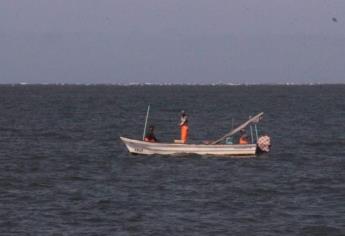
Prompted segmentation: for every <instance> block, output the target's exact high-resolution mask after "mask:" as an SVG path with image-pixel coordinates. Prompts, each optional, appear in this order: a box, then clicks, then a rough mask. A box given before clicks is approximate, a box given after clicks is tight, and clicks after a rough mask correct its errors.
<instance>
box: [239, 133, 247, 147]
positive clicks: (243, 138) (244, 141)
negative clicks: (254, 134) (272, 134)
mask: <svg viewBox="0 0 345 236" xmlns="http://www.w3.org/2000/svg"><path fill="white" fill-rule="evenodd" d="M240 134H241V136H240V140H239V144H249V139H248V135H247V134H246V133H245V131H244V130H241V133H240Z"/></svg>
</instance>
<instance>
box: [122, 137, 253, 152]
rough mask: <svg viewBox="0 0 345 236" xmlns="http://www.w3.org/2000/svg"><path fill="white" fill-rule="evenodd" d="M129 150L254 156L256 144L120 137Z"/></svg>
mask: <svg viewBox="0 0 345 236" xmlns="http://www.w3.org/2000/svg"><path fill="white" fill-rule="evenodd" d="M120 138H121V140H122V141H123V142H124V144H125V145H126V147H127V149H128V151H129V152H130V153H133V154H145V155H152V154H159V155H173V154H175V155H176V154H198V155H221V156H254V155H255V154H256V144H177V143H151V142H145V141H140V140H135V139H129V138H125V137H120Z"/></svg>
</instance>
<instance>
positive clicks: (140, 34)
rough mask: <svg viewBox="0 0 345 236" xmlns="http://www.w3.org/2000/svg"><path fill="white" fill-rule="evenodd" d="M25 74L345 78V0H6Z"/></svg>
mask: <svg viewBox="0 0 345 236" xmlns="http://www.w3.org/2000/svg"><path fill="white" fill-rule="evenodd" d="M18 82H28V83H129V82H153V83H165V82H167V83H213V82H224V83H286V82H291V83H310V82H314V83H318V82H321V83H345V1H344V0H261V1H260V0H236V1H235V0H208V1H206V0H97V1H96V0H51V1H48V0H35V1H33V0H21V1H20V0H16V1H14V0H1V1H0V83H18Z"/></svg>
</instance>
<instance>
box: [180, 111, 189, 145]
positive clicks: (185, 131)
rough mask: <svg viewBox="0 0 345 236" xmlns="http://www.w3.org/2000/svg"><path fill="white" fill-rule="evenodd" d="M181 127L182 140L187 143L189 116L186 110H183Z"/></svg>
mask: <svg viewBox="0 0 345 236" xmlns="http://www.w3.org/2000/svg"><path fill="white" fill-rule="evenodd" d="M179 126H180V129H181V141H182V143H187V139H188V131H189V127H188V116H187V115H186V113H185V112H184V111H181V119H180V124H179Z"/></svg>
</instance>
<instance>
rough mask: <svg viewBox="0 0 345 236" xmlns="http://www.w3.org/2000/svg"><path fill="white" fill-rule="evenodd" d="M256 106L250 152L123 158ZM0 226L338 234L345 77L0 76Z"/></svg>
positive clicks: (341, 231)
mask: <svg viewBox="0 0 345 236" xmlns="http://www.w3.org/2000/svg"><path fill="white" fill-rule="evenodd" d="M148 104H151V112H150V117H149V123H152V124H154V125H155V127H156V136H157V138H158V139H159V140H161V141H164V142H171V141H172V140H173V139H176V138H178V137H179V129H178V127H177V124H178V120H179V112H180V111H181V110H185V111H186V112H187V113H188V115H189V120H190V142H195V143H198V142H201V141H203V140H214V139H216V138H218V137H220V136H222V135H223V134H224V133H226V132H228V131H229V129H230V128H231V126H232V120H233V123H234V125H236V124H239V123H241V122H242V121H245V120H246V119H247V118H248V116H250V115H254V114H256V113H258V112H261V111H263V112H265V115H264V119H263V121H262V122H261V125H260V131H263V132H268V133H269V135H270V136H271V138H272V151H271V152H270V153H268V154H265V155H261V156H257V157H252V158H231V157H210V156H197V155H191V156H171V157H165V156H159V155H156V156H140V155H130V154H129V153H128V152H127V149H126V148H125V146H124V145H123V144H122V143H121V141H120V139H119V137H120V136H122V135H123V136H126V137H130V138H137V139H140V138H141V137H142V132H143V126H144V120H145V115H146V109H147V105H148ZM0 235H121V236H122V235H123V236H127V235H198V236H199V235H241V236H243V235H345V85H322V86H321V85H317V86H127V87H126V86H106V85H104V86H101V85H100V86H77V85H69V86H67V85H66V86H52V85H51V86H50V85H45V86H43V85H26V86H19V85H17V86H10V85H2V86H0Z"/></svg>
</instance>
